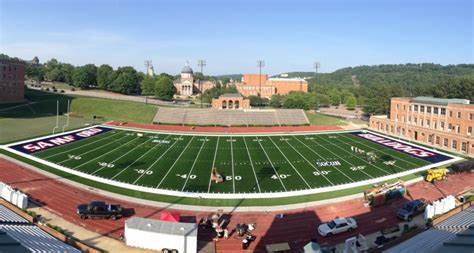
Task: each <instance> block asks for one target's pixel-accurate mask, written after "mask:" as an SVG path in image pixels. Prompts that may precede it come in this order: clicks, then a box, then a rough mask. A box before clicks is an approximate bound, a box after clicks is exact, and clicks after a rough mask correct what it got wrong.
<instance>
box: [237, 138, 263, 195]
mask: <svg viewBox="0 0 474 253" xmlns="http://www.w3.org/2000/svg"><path fill="white" fill-rule="evenodd" d="M242 138H243V139H244V144H245V149H246V150H247V155H248V156H249V161H250V166H252V171H253V175H254V176H255V182H257V187H258V192H262V190H261V189H260V184H259V183H258V179H257V173H255V168H254V166H253V162H252V157H250V151H249V148H248V147H247V141H245V137H242Z"/></svg>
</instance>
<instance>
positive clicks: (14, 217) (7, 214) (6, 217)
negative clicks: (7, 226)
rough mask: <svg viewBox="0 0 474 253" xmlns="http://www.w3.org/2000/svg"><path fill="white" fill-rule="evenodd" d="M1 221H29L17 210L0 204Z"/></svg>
mask: <svg viewBox="0 0 474 253" xmlns="http://www.w3.org/2000/svg"><path fill="white" fill-rule="evenodd" d="M0 222H1V223H7V222H8V223H13V222H15V223H28V221H27V220H25V219H23V217H21V216H19V215H18V214H16V213H15V212H13V211H11V210H10V209H8V208H6V207H5V206H2V205H0Z"/></svg>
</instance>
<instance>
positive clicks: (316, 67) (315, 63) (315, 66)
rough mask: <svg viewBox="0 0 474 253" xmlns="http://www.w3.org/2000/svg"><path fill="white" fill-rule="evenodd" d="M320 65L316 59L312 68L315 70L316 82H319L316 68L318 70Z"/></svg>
mask: <svg viewBox="0 0 474 253" xmlns="http://www.w3.org/2000/svg"><path fill="white" fill-rule="evenodd" d="M320 67H321V64H320V63H319V62H318V61H317V62H314V64H313V68H314V71H315V77H316V82H318V83H319V76H318V70H319V68H320Z"/></svg>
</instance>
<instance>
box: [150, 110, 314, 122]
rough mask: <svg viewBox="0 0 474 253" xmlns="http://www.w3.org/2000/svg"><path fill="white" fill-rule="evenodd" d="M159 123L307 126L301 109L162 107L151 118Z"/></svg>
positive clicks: (306, 120) (306, 119)
mask: <svg viewBox="0 0 474 253" xmlns="http://www.w3.org/2000/svg"><path fill="white" fill-rule="evenodd" d="M153 122H154V123H158V124H173V125H196V126H296V125H308V124H309V121H308V118H307V117H306V114H305V113H304V111H303V110H299V109H247V110H217V109H197V108H171V107H161V108H160V109H159V110H158V112H157V113H156V115H155V118H154V119H153Z"/></svg>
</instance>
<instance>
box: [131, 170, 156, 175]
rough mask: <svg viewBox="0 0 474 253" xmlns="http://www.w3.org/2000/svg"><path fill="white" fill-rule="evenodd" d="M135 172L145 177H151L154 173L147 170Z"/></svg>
mask: <svg viewBox="0 0 474 253" xmlns="http://www.w3.org/2000/svg"><path fill="white" fill-rule="evenodd" d="M134 171H135V172H137V173H138V174H140V175H145V176H149V175H151V174H153V171H151V170H145V169H134Z"/></svg>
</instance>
